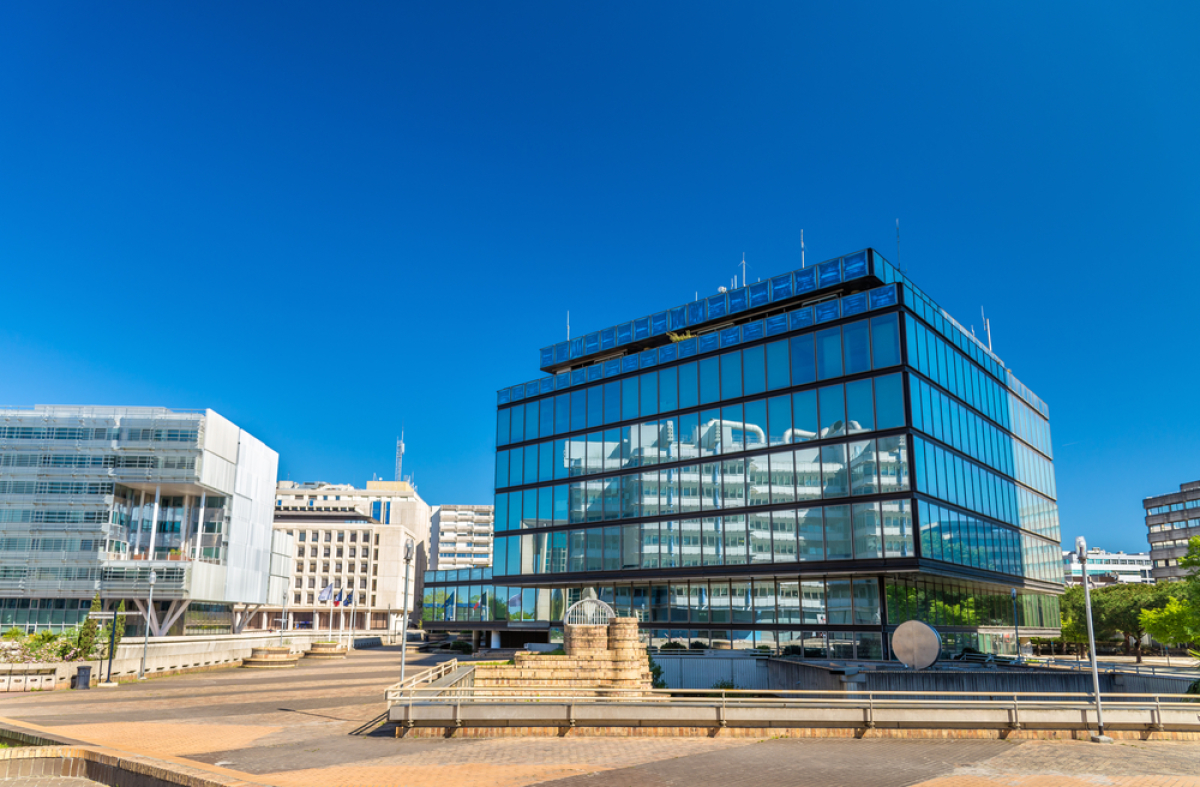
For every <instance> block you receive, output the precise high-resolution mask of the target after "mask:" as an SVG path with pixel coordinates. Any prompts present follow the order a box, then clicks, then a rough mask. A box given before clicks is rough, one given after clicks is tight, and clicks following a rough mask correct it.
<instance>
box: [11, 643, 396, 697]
mask: <svg viewBox="0 0 1200 787" xmlns="http://www.w3.org/2000/svg"><path fill="white" fill-rule="evenodd" d="M354 636H355V647H379V645H380V644H381V641H380V638H379V637H378V636H371V635H370V634H369V633H367V632H358V633H356V634H355V635H354ZM336 637H337V632H334V638H335V639H336ZM326 639H328V637H327V635H326V633H325V632H321V631H318V632H298V631H292V632H285V633H284V642H285V644H288V645H290V646H291V649H292V652H293V653H299V652H302V651H305V650H308V647H309V645H310V644H311V643H312V642H314V641H320V640H326ZM278 644H279V634H278V633H276V634H242V635H234V634H223V635H215V636H211V637H160V638H157V639H153V640H151V642H150V645H149V648H148V650H147V653H146V674H147V675H156V674H158V675H164V674H170V673H173V672H180V671H191V670H203V669H212V668H214V667H221V666H232V665H235V664H237V663H238V662H240V661H241V660H242V659H244V658H246V657H247V656H249V655H250V651H251V650H252V649H253V648H262V647H267V646H273V645H278ZM141 663H142V641H141V640H136V641H132V640H126V641H125V642H124V643H122V644H120V645H118V646H117V652H116V657H115V658H114V659H113V668H112V669H113V678H114V680H118V681H122V680H129V679H131V678H135V677H136V676H137V673H138V669H139V668H140V667H141ZM85 664H86V665H89V666H91V668H92V684H93V685H95V684H96V683H98V682H100V680H102V679H103V678H106V677H107V676H108V661H107V660H105V661H96V660H92V661H74V662H65V663H58V664H28V665H26V664H0V684H4V686H3V687H0V691H6V690H8V685H9V684H12V685H14V686H15V685H17V683H18V681H17V680H15V678H16V674H17V673H27V672H31V673H35V674H42V673H46V672H48V671H51V670H52V671H53V674H54V679H53V683H54V687H55V688H58V689H64V688H68V687H69V686H70V682H71V678H72V677H73V676H74V675H75V674H76V670H77V669H78V668H79V667H80V666H81V665H85ZM10 675H11V676H12V678H11V679H10V678H9V677H8V676H10ZM36 682H37V683H38V684H40V685H37V686H34V687H33V688H40V689H43V690H45V689H48V688H50V686H49V685H47V684H48V683H49V681H48V680H46V679H42V678H39V679H38V680H37V681H36ZM16 690H18V691H26V690H29V686H28V685H27V682H21V685H20V688H17V689H16Z"/></svg>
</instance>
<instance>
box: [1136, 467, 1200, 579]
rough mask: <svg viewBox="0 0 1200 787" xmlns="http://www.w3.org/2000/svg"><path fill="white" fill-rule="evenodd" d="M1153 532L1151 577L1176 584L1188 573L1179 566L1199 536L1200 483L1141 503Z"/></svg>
mask: <svg viewBox="0 0 1200 787" xmlns="http://www.w3.org/2000/svg"><path fill="white" fill-rule="evenodd" d="M1142 504H1143V506H1144V507H1145V509H1146V527H1147V528H1149V530H1150V559H1151V561H1153V564H1154V565H1153V567H1152V569H1151V573H1152V574H1153V576H1154V580H1155V581H1156V582H1177V581H1179V580H1180V579H1183V578H1184V577H1185V576H1187V575H1188V573H1189V569H1187V568H1184V567H1183V566H1180V565H1179V561H1180V559H1181V558H1182V557H1183V556H1184V555H1186V554H1187V551H1188V541H1190V540H1191V539H1192V538H1194V537H1196V536H1200V481H1192V482H1191V483H1189V484H1180V486H1179V491H1178V492H1171V493H1169V494H1165V495H1158V496H1156V497H1147V498H1146V499H1145V500H1143V501H1142Z"/></svg>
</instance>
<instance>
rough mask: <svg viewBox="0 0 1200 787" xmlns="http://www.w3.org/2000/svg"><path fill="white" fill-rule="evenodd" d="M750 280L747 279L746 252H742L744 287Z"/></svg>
mask: <svg viewBox="0 0 1200 787" xmlns="http://www.w3.org/2000/svg"><path fill="white" fill-rule="evenodd" d="M749 282H750V280H749V279H747V278H746V252H744V251H743V252H742V286H743V287H745V286H746V285H747V284H749Z"/></svg>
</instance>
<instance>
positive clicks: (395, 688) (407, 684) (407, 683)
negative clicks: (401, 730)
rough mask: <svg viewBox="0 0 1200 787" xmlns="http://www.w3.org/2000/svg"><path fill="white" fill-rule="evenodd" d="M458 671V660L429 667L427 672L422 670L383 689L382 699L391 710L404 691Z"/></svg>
mask: <svg viewBox="0 0 1200 787" xmlns="http://www.w3.org/2000/svg"><path fill="white" fill-rule="evenodd" d="M456 669H458V659H450V660H449V661H443V662H442V663H441V664H438V665H436V666H433V667H430V668H429V669H427V670H422V671H421V672H418V673H416V674H414V675H410V676H409V677H407V678H405V679H404V680H402V681H400V682H399V683H393V684H392V685H391V686H388V687H387V688H386V689H384V692H383V698H384V700H385V701H386V702H387V706H388V707H389V708H391V707H392V706H393V705H395V704H396V703H397V702H399V700H400V697H401V696H402V694H403V692H404V691H405V689H412V688H414V687H416V686H419V685H420V684H422V683H432V682H433V681H435V680H438V679H440V678H444V677H445V676H447V675H449V674H450V673H452V672H454V671H455V670H456Z"/></svg>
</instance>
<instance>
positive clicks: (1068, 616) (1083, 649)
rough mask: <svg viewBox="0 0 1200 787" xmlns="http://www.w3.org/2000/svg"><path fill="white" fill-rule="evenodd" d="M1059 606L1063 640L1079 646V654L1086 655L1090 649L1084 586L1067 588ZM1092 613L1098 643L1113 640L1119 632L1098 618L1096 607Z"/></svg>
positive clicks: (1093, 596)
mask: <svg viewBox="0 0 1200 787" xmlns="http://www.w3.org/2000/svg"><path fill="white" fill-rule="evenodd" d="M1092 600H1093V601H1094V600H1095V593H1093V594H1092ZM1058 605H1059V609H1060V610H1061V611H1062V636H1063V639H1064V640H1066V641H1067V642H1072V643H1074V644H1076V645H1078V646H1079V652H1080V653H1084V654H1086V653H1087V647H1088V635H1087V610H1086V609H1085V608H1084V595H1083V586H1082V585H1074V586H1072V587H1069V588H1067V589H1066V591H1064V592H1063V594H1062V597H1061V598H1060V599H1059V602H1058ZM1092 613H1093V614H1092V617H1093V620H1092V623H1093V624H1094V625H1095V627H1096V632H1095V633H1096V639H1097V640H1098V641H1099V640H1105V639H1111V638H1112V637H1113V636H1114V635H1115V634H1116V633H1117V632H1116V631H1115V630H1113V629H1112V628H1109V627H1107V626H1106V621H1104V620H1101V619H1100V618H1099V617H1097V615H1096V614H1095V613H1096V608H1095V606H1093V608H1092Z"/></svg>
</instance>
